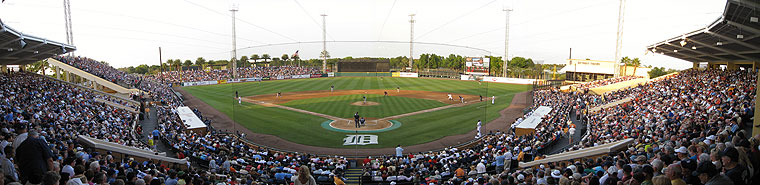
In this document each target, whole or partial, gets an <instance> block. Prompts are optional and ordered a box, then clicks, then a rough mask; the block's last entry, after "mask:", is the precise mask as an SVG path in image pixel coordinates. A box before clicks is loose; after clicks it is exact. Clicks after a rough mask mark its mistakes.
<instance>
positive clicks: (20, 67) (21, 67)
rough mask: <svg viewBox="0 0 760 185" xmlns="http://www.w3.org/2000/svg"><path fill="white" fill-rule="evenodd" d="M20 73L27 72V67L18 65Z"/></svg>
mask: <svg viewBox="0 0 760 185" xmlns="http://www.w3.org/2000/svg"><path fill="white" fill-rule="evenodd" d="M18 71H26V65H18Z"/></svg>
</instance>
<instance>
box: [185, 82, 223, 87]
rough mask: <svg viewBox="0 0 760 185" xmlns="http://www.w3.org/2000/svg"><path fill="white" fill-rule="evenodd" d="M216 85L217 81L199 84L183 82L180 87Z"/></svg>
mask: <svg viewBox="0 0 760 185" xmlns="http://www.w3.org/2000/svg"><path fill="white" fill-rule="evenodd" d="M217 83H218V82H217V81H201V82H185V83H183V84H182V85H183V86H196V85H214V84H217Z"/></svg>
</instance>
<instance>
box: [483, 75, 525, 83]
mask: <svg viewBox="0 0 760 185" xmlns="http://www.w3.org/2000/svg"><path fill="white" fill-rule="evenodd" d="M483 81H485V82H497V83H509V84H533V82H535V81H536V80H535V79H522V78H504V77H492V76H484V77H483Z"/></svg>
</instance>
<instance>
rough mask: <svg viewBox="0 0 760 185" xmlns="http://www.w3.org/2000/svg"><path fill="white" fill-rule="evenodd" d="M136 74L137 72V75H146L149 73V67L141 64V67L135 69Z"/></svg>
mask: <svg viewBox="0 0 760 185" xmlns="http://www.w3.org/2000/svg"><path fill="white" fill-rule="evenodd" d="M134 72H135V73H137V74H145V73H148V65H146V64H141V65H139V66H137V67H135V71H134Z"/></svg>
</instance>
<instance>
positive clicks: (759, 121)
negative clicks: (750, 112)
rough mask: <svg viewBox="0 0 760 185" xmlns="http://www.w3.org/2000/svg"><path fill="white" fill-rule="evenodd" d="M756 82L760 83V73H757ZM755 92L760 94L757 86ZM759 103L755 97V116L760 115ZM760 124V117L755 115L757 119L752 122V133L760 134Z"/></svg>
mask: <svg viewBox="0 0 760 185" xmlns="http://www.w3.org/2000/svg"><path fill="white" fill-rule="evenodd" d="M755 72H756V73H757V71H755ZM756 83H757V84H756V85H760V75H757V82H756ZM755 94H760V89H758V88H755ZM755 96H757V95H755ZM757 105H760V104H758V103H757V99H755V116H757V115H760V108H758V107H757ZM758 125H760V119H758V118H757V117H755V120H754V121H753V122H752V135H753V136H754V135H757V134H760V127H758Z"/></svg>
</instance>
